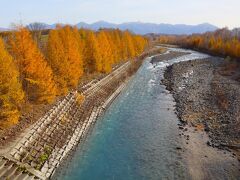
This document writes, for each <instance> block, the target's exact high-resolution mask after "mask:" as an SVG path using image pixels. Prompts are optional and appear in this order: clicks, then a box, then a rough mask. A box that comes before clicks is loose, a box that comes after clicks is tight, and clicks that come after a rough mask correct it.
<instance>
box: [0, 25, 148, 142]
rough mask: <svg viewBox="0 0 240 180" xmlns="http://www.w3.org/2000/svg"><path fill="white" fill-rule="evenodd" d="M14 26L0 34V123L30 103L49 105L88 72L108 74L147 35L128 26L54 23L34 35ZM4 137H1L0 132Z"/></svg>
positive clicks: (14, 118)
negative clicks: (96, 28) (98, 27)
mask: <svg viewBox="0 0 240 180" xmlns="http://www.w3.org/2000/svg"><path fill="white" fill-rule="evenodd" d="M35 35H36V32H34V31H30V30H28V29H27V28H24V27H19V28H17V29H16V30H14V31H12V32H7V33H1V35H0V82H1V86H0V109H1V110H0V128H1V131H4V130H5V129H8V128H10V127H12V126H14V125H16V124H18V122H19V119H20V120H23V119H24V117H23V116H22V115H23V114H24V112H26V109H27V108H26V107H29V106H30V108H28V109H31V108H32V107H33V106H34V105H37V106H38V107H39V105H42V104H51V103H53V102H54V101H55V100H56V98H57V97H59V96H64V95H66V94H67V93H68V92H69V91H70V90H72V89H75V88H76V87H77V86H78V84H79V82H80V81H81V80H83V79H84V78H86V77H89V76H91V75H93V74H108V73H110V72H111V71H112V68H113V67H114V66H116V65H118V64H121V63H123V62H126V61H127V60H129V59H133V58H135V57H136V56H138V55H140V54H141V53H142V52H143V50H144V49H145V47H146V45H147V44H148V40H147V39H146V38H144V37H142V36H139V35H135V34H132V33H130V32H129V31H120V30H111V29H101V30H99V31H97V32H94V31H91V30H87V29H80V30H79V29H77V28H75V27H71V26H60V25H59V26H58V27H57V28H56V29H54V30H50V31H48V33H46V34H45V35H41V34H40V38H39V37H38V38H37V39H36V38H35V37H36V36H35ZM3 138H4V139H6V138H5V137H3Z"/></svg>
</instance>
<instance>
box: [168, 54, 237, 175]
mask: <svg viewBox="0 0 240 180" xmlns="http://www.w3.org/2000/svg"><path fill="white" fill-rule="evenodd" d="M226 67H231V68H226ZM238 71H239V69H238V67H237V66H234V68H232V63H229V62H226V61H224V60H223V59H221V58H217V57H210V58H207V59H204V60H192V61H188V62H180V63H177V64H173V65H171V66H169V67H168V68H167V70H166V71H165V73H164V77H165V79H164V80H163V84H165V85H166V86H167V89H168V90H169V91H171V93H172V94H173V96H174V99H175V101H176V111H177V115H178V117H179V119H180V120H181V124H179V128H180V129H181V130H182V133H181V134H179V136H182V137H183V139H184V141H185V142H184V143H185V144H186V148H185V151H186V152H188V153H187V154H189V155H188V156H187V157H186V159H187V161H188V162H189V167H190V174H193V176H196V174H197V176H198V177H199V179H202V178H203V179H204V178H206V177H208V178H210V179H211V177H212V178H214V176H212V175H211V173H213V172H214V168H216V167H219V168H218V169H223V174H222V175H221V173H218V175H217V176H219V175H220V176H219V177H222V178H224V177H225V178H230V179H231V178H233V179H235V178H236V177H239V174H240V172H239V162H238V161H239V160H240V159H239V148H240V132H239V129H240V126H239V124H240V123H239V114H240V102H239V97H240V85H239V82H238V81H236V79H235V77H236V74H237V73H238ZM215 147H217V148H218V149H222V151H218V150H214V149H213V148H215ZM237 158H238V161H237ZM208 168H210V169H211V170H207V169H208ZM203 172H205V173H203ZM216 172H217V171H216ZM219 172H221V171H219ZM194 174H195V175H194ZM201 177H202V178H201Z"/></svg>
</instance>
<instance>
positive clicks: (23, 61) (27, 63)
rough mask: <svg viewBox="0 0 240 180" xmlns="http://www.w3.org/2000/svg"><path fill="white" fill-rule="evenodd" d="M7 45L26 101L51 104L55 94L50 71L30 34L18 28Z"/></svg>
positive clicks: (55, 90)
mask: <svg viewBox="0 0 240 180" xmlns="http://www.w3.org/2000/svg"><path fill="white" fill-rule="evenodd" d="M9 45H10V51H11V54H12V56H13V57H14V59H15V61H16V64H17V67H18V69H19V72H20V79H21V82H22V86H23V89H24V91H25V94H26V96H27V98H28V100H29V101H32V102H36V103H42V102H46V103H49V102H52V101H53V100H54V98H55V96H56V92H57V89H56V85H55V82H54V80H53V74H52V70H51V68H50V67H49V65H48V64H47V61H46V60H45V58H44V56H43V55H42V53H41V52H40V51H39V49H38V48H37V45H36V43H35V42H34V41H33V39H32V37H31V34H30V32H29V31H28V30H27V29H26V28H21V27H20V28H19V29H18V30H17V31H15V32H14V33H13V35H12V37H11V38H10V41H9Z"/></svg>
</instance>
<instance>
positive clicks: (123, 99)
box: [55, 49, 207, 180]
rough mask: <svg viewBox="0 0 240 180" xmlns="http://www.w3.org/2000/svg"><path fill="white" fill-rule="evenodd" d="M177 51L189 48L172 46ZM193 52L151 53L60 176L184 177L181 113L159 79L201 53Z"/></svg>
mask: <svg viewBox="0 0 240 180" xmlns="http://www.w3.org/2000/svg"><path fill="white" fill-rule="evenodd" d="M172 50H176V51H186V50H181V49H172ZM189 52H191V54H190V55H185V56H183V57H180V58H176V59H172V60H170V61H167V62H160V63H158V64H157V65H156V66H155V67H154V66H153V65H152V64H151V63H150V62H149V61H150V59H151V58H150V57H149V58H147V59H146V60H145V62H144V64H143V65H142V67H141V68H140V69H139V71H138V72H137V73H136V75H135V76H134V77H133V78H132V79H131V81H130V83H129V84H128V86H127V87H126V88H125V90H124V91H123V92H122V93H121V95H120V96H118V98H117V99H116V100H115V101H114V102H113V104H112V105H111V106H110V107H109V109H108V110H107V111H106V113H105V114H104V116H103V117H101V118H100V119H99V120H98V121H97V123H96V125H95V127H94V128H93V130H92V132H91V133H90V134H89V136H88V137H87V139H86V141H85V142H84V143H82V144H80V145H79V147H78V148H77V151H76V152H75V153H74V154H73V157H72V158H71V160H69V162H68V163H66V165H65V166H64V167H63V168H60V169H59V170H58V171H57V172H56V175H55V178H57V179H66V180H72V179H84V180H95V179H104V180H105V179H123V180H128V179H186V178H188V173H187V170H186V168H185V162H184V160H183V159H182V158H181V155H180V154H179V152H178V150H177V149H176V147H178V146H180V145H181V139H180V138H179V137H178V133H179V131H178V127H177V123H178V119H177V117H176V115H175V113H174V105H175V102H174V100H173V97H172V95H171V94H169V92H168V91H167V90H165V86H163V85H161V79H162V78H163V71H164V69H165V67H166V66H167V65H169V64H172V63H174V62H178V61H186V60H191V59H200V58H205V57H207V56H206V55H204V54H200V53H197V52H193V51H189Z"/></svg>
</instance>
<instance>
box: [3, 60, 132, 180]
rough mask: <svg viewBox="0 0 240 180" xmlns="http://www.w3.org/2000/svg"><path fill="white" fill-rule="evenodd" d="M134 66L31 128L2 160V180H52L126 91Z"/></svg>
mask: <svg viewBox="0 0 240 180" xmlns="http://www.w3.org/2000/svg"><path fill="white" fill-rule="evenodd" d="M130 68H131V63H130V62H127V63H125V64H123V65H122V66H121V67H119V68H118V69H116V70H114V71H113V72H112V73H111V74H109V75H108V76H106V77H105V78H103V79H102V80H100V81H97V80H94V81H91V82H90V83H89V84H88V85H87V86H86V87H87V88H86V89H85V90H83V91H82V92H81V94H83V95H84V97H85V98H84V101H83V102H82V103H81V104H79V103H78V101H77V97H78V95H79V94H78V92H77V91H73V92H70V93H69V94H68V95H67V96H66V97H65V98H64V99H63V100H62V101H59V102H58V103H56V105H55V106H54V107H53V108H52V109H51V110H49V112H48V113H46V114H45V115H44V116H43V117H42V118H41V119H39V121H38V122H37V123H36V124H34V125H33V126H32V128H30V130H29V131H28V132H27V133H26V134H25V136H24V137H23V138H22V139H20V140H19V142H18V143H17V144H16V145H15V146H14V147H13V148H12V149H11V151H9V152H8V153H6V154H5V156H4V157H2V158H1V159H0V177H5V178H10V179H13V178H16V179H17V178H20V177H21V178H23V177H25V178H31V177H35V178H39V179H47V178H49V177H51V175H52V174H53V173H54V171H55V170H56V168H57V167H58V166H59V165H60V163H61V161H62V160H63V159H64V158H65V157H66V156H67V155H68V153H69V152H70V151H71V150H72V149H73V148H75V147H76V145H77V144H78V143H79V142H80V141H81V139H82V138H83V137H84V136H85V135H86V134H87V133H88V131H89V129H90V128H91V126H92V125H93V124H94V123H95V122H96V119H97V118H98V117H99V116H100V115H101V114H102V113H103V112H104V110H105V109H106V108H107V107H108V106H109V105H110V103H111V102H112V101H113V100H114V99H115V98H116V96H117V95H118V94H119V93H120V92H121V91H122V89H123V88H124V87H125V85H126V82H127V81H128V78H129V76H131V75H132V74H133V73H132V74H131V73H129V74H128V72H130V70H129V69H130Z"/></svg>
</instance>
